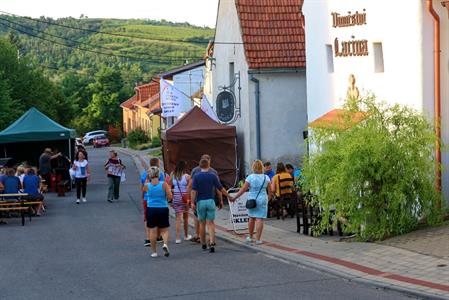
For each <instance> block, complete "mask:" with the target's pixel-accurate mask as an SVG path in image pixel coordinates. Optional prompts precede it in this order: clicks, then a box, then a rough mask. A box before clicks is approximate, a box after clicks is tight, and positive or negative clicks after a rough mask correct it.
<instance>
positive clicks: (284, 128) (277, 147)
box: [252, 71, 307, 164]
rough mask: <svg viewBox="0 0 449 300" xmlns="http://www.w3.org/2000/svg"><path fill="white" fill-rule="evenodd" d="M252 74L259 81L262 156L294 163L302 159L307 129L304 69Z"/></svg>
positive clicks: (274, 160) (274, 161)
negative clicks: (293, 71) (289, 71)
mask: <svg viewBox="0 0 449 300" xmlns="http://www.w3.org/2000/svg"><path fill="white" fill-rule="evenodd" d="M254 76H255V77H256V78H257V79H259V81H260V123H261V156H262V159H263V160H264V161H271V163H272V164H275V163H276V162H278V161H281V162H284V163H287V162H289V163H295V164H297V163H298V162H300V161H302V156H303V153H304V147H303V144H304V139H303V131H304V130H306V129H307V96H306V74H305V71H302V72H300V73H277V74H264V75H262V74H260V75H254ZM252 90H253V91H254V87H253V88H252Z"/></svg>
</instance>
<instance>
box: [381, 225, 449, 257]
mask: <svg viewBox="0 0 449 300" xmlns="http://www.w3.org/2000/svg"><path fill="white" fill-rule="evenodd" d="M383 244H384V245H388V246H393V247H399V248H403V249H407V250H410V251H414V252H417V253H421V254H425V255H432V256H436V257H441V258H446V259H449V224H448V225H445V226H442V227H437V228H426V229H421V230H417V231H414V232H411V233H408V234H404V235H401V236H398V237H394V238H391V239H388V240H386V241H384V242H383Z"/></svg>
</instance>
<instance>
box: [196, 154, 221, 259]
mask: <svg viewBox="0 0 449 300" xmlns="http://www.w3.org/2000/svg"><path fill="white" fill-rule="evenodd" d="M200 168H201V172H199V173H197V174H196V175H195V176H194V177H193V183H192V197H191V198H192V208H193V209H194V210H195V209H196V211H197V214H198V221H199V222H200V226H199V227H200V241H201V245H202V248H203V250H206V249H207V245H206V225H207V231H208V232H209V252H211V253H214V252H215V223H214V220H215V200H214V190H216V191H217V192H221V193H222V194H223V195H225V196H226V197H228V196H229V195H228V193H227V192H226V190H225V188H224V187H223V186H222V185H221V183H220V181H219V180H218V177H217V176H216V175H215V174H213V173H211V172H210V162H209V160H207V159H202V160H201V161H200ZM222 206H223V200H220V204H219V207H222Z"/></svg>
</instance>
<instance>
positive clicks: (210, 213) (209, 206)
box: [196, 199, 215, 221]
mask: <svg viewBox="0 0 449 300" xmlns="http://www.w3.org/2000/svg"><path fill="white" fill-rule="evenodd" d="M196 212H197V214H198V220H200V221H206V220H207V221H213V220H215V200H214V199H206V200H200V201H198V202H197V204H196Z"/></svg>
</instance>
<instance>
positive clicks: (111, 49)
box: [0, 16, 201, 61]
mask: <svg viewBox="0 0 449 300" xmlns="http://www.w3.org/2000/svg"><path fill="white" fill-rule="evenodd" d="M0 20H3V21H6V22H8V23H12V24H14V25H17V26H20V27H22V28H25V29H27V30H32V31H35V32H39V33H42V34H45V35H48V36H51V37H55V38H58V39H61V40H66V41H70V42H72V43H76V44H79V45H86V46H89V47H92V48H99V49H103V50H107V51H120V52H128V53H133V54H140V55H145V56H148V55H150V56H157V57H163V58H169V59H174V60H176V61H180V60H183V61H185V60H200V59H201V58H200V57H198V56H197V57H187V56H186V57H179V56H178V57H175V56H169V55H162V54H161V55H158V54H153V55H151V54H148V53H145V52H139V51H125V50H120V49H113V48H108V47H104V46H98V45H92V44H90V43H86V42H81V41H77V40H72V39H69V38H65V37H61V36H58V35H54V34H51V33H48V32H45V31H42V30H38V29H35V28H32V27H29V26H26V25H22V24H20V23H17V22H14V21H11V20H8V19H4V18H2V17H1V16H0ZM133 58H135V57H133ZM145 58H147V57H145ZM153 59H154V57H153Z"/></svg>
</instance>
